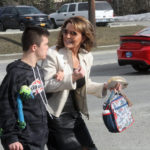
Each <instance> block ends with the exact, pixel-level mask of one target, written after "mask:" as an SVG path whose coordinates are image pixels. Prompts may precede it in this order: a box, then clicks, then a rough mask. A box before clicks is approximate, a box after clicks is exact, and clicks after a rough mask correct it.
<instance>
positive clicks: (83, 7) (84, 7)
mask: <svg viewBox="0 0 150 150" xmlns="http://www.w3.org/2000/svg"><path fill="white" fill-rule="evenodd" d="M78 10H79V11H85V10H88V3H80V4H79V5H78Z"/></svg>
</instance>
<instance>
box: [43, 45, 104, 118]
mask: <svg viewBox="0 0 150 150" xmlns="http://www.w3.org/2000/svg"><path fill="white" fill-rule="evenodd" d="M78 56H79V61H80V65H81V66H82V67H83V69H84V71H85V85H84V86H83V87H81V88H80V89H77V90H76V91H75V97H76V100H77V101H76V103H77V105H78V107H79V110H80V111H81V113H83V114H84V115H86V116H87V117H88V116H89V114H88V108H87V94H92V95H95V96H97V97H99V98H101V97H104V96H105V95H106V91H107V90H104V89H103V86H104V84H103V83H96V82H92V81H91V80H90V78H89V74H90V70H91V66H92V63H93V56H92V54H91V53H90V52H87V51H86V50H84V49H80V51H79V54H78ZM42 68H43V70H44V79H45V90H46V93H52V94H51V96H50V98H49V97H48V103H49V105H50V108H51V113H52V114H53V115H54V116H56V117H59V116H60V114H61V112H62V110H63V108H64V105H65V103H66V101H67V98H68V95H69V91H70V90H72V89H76V83H73V81H72V73H73V62H72V51H71V50H68V49H66V48H62V49H60V50H59V51H57V50H56V47H55V46H54V47H51V48H49V50H48V54H47V59H45V60H44V61H43V62H42ZM60 70H63V71H64V79H63V80H62V81H57V80H56V79H55V78H54V76H55V74H56V73H57V72H58V71H60Z"/></svg>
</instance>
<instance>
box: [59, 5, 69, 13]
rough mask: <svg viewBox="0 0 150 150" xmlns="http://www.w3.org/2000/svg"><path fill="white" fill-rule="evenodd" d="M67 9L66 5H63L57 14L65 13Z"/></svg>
mask: <svg viewBox="0 0 150 150" xmlns="http://www.w3.org/2000/svg"><path fill="white" fill-rule="evenodd" d="M67 8H68V5H63V6H62V7H60V9H59V12H60V13H62V12H67Z"/></svg>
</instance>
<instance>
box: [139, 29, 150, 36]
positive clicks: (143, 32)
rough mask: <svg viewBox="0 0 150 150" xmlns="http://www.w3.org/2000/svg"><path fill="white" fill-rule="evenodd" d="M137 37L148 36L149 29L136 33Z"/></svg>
mask: <svg viewBox="0 0 150 150" xmlns="http://www.w3.org/2000/svg"><path fill="white" fill-rule="evenodd" d="M137 35H150V28H146V29H144V30H142V31H140V32H138V33H137Z"/></svg>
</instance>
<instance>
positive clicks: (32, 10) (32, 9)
mask: <svg viewBox="0 0 150 150" xmlns="http://www.w3.org/2000/svg"><path fill="white" fill-rule="evenodd" d="M17 10H18V12H19V14H21V15H24V14H40V13H41V12H40V11H39V10H38V9H37V8H35V7H17Z"/></svg>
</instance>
